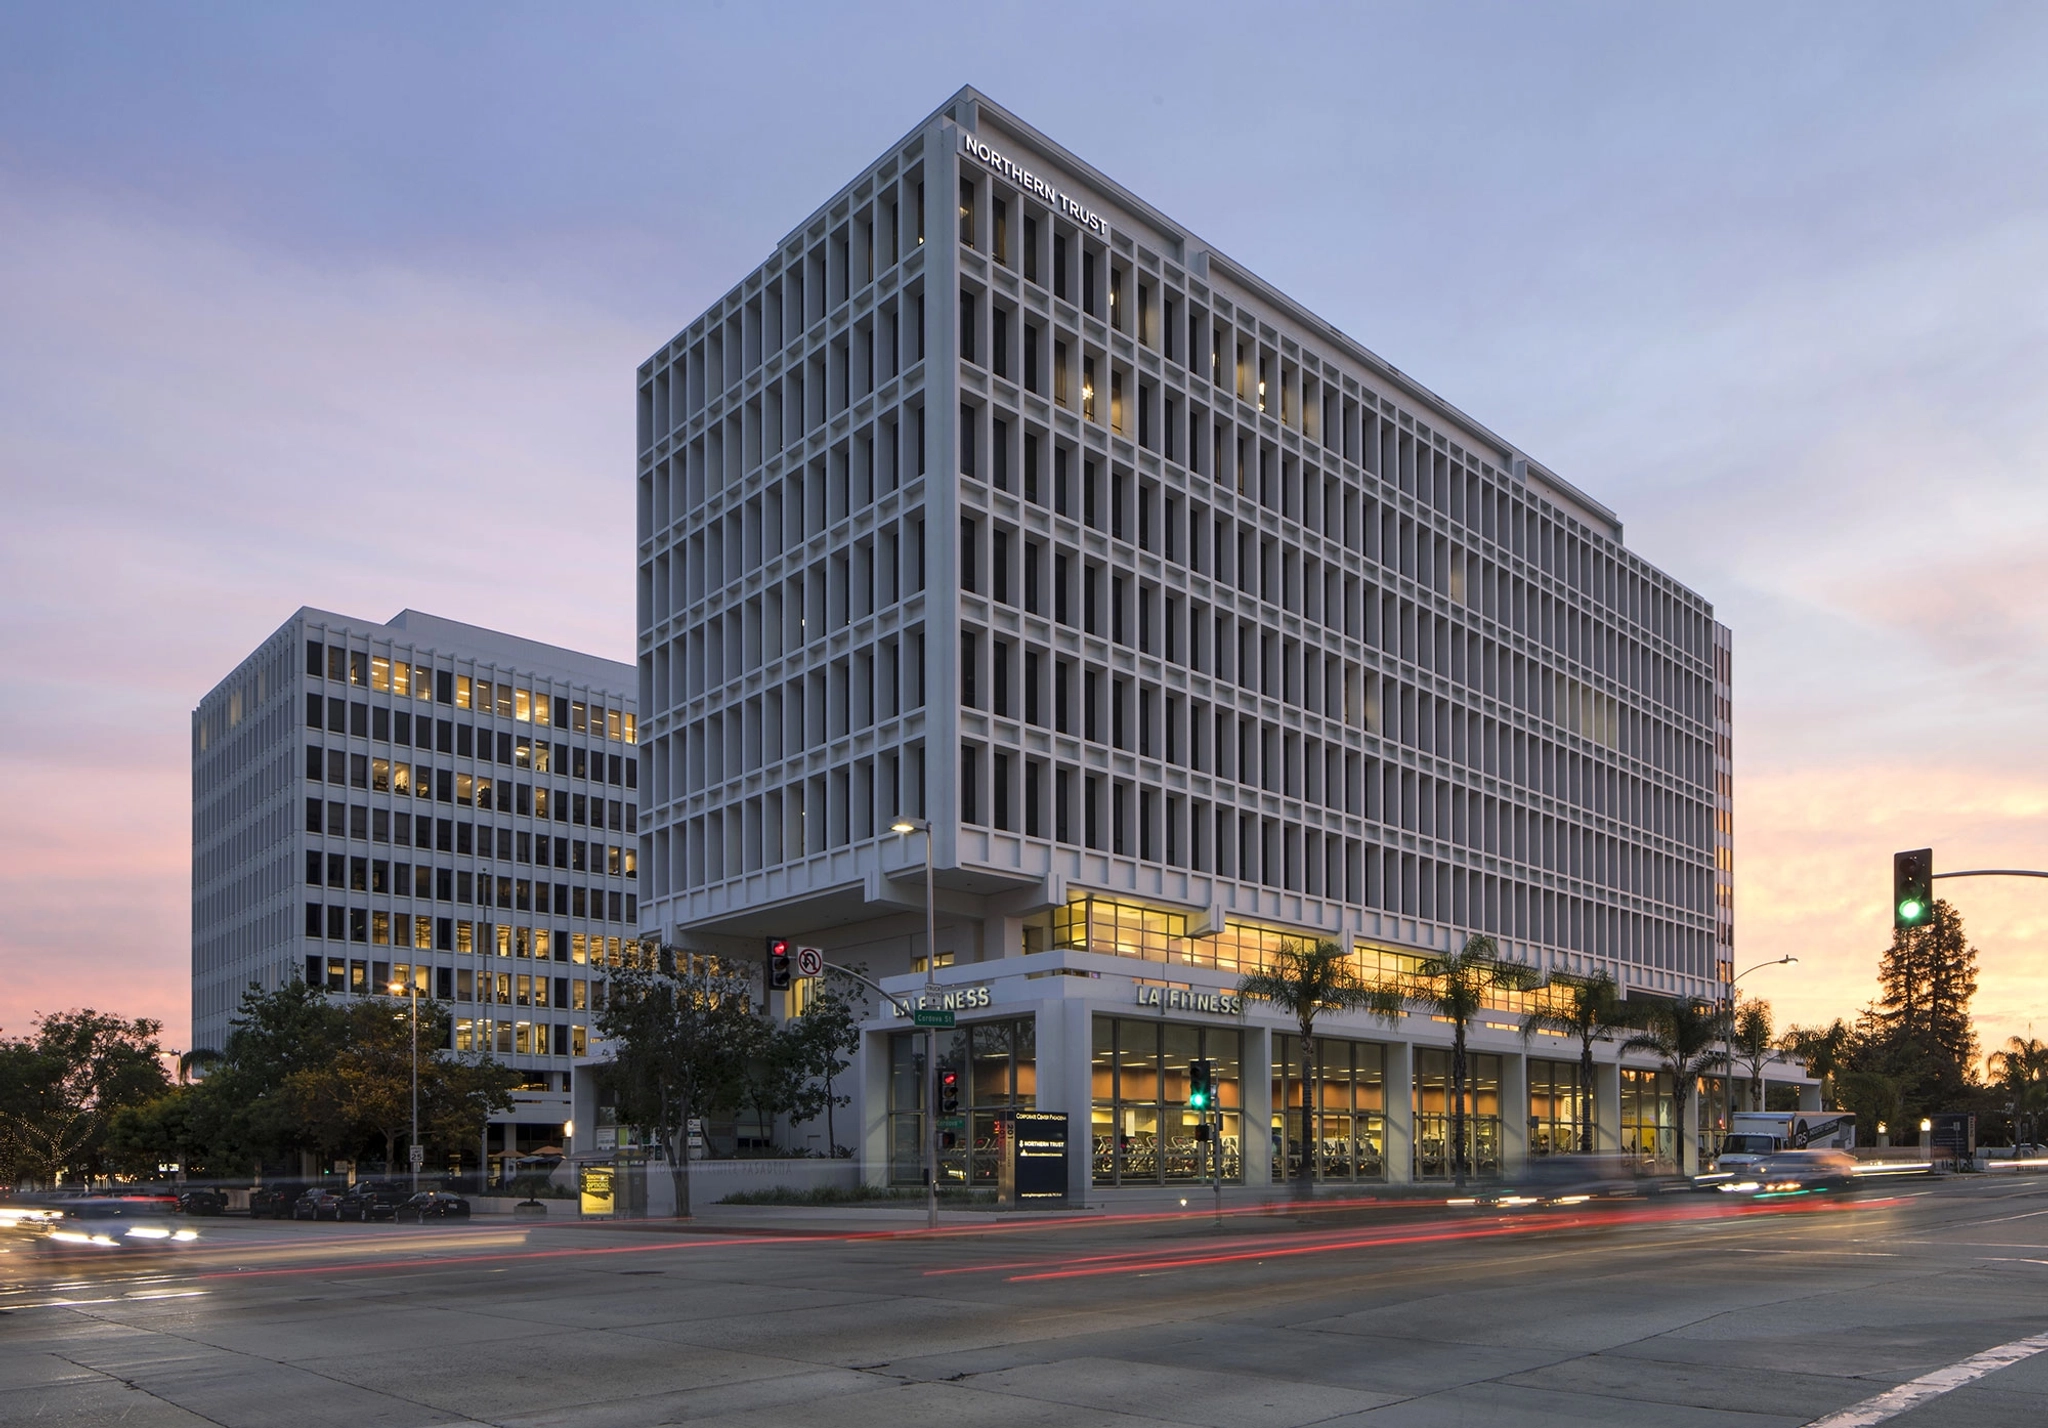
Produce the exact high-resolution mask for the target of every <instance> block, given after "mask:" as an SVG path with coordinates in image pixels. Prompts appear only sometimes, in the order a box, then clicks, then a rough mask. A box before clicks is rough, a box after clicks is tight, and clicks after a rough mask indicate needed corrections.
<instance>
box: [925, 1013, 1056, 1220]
mask: <svg viewBox="0 0 2048 1428" xmlns="http://www.w3.org/2000/svg"><path fill="white" fill-rule="evenodd" d="M1037 1028H1038V1023H1037V1019H1036V1018H1035V1017H1029V1016H1024V1017H1009V1018H1004V1019H1002V1020H999V1021H977V1022H970V1023H968V1024H966V1025H963V1026H956V1027H953V1028H951V1029H950V1030H946V1031H941V1032H938V1033H937V1037H938V1056H939V1075H940V1076H941V1078H943V1077H945V1076H947V1075H948V1074H951V1075H953V1076H955V1077H957V1078H958V1079H957V1081H956V1083H955V1084H956V1085H957V1087H958V1100H959V1110H958V1112H957V1113H955V1116H954V1117H953V1118H956V1119H957V1120H958V1124H957V1125H955V1126H948V1125H946V1124H944V1123H943V1120H942V1123H941V1125H940V1139H939V1184H941V1185H953V1186H981V1187H988V1188H993V1187H994V1186H995V1184H996V1177H997V1172H998V1164H997V1156H996V1117H997V1115H998V1114H999V1113H1000V1112H1003V1111H1006V1110H1012V1109H1016V1110H1031V1109H1033V1108H1035V1107H1036V1106H1037V1104H1038V1035H1037ZM924 1050H925V1034H924V1033H923V1032H921V1031H920V1032H910V1031H899V1032H896V1033H895V1034H894V1035H892V1036H891V1037H890V1038H889V1178H890V1179H891V1180H892V1181H894V1182H896V1183H898V1184H910V1185H922V1184H923V1183H924V1159H923V1154H922V1152H921V1149H920V1146H919V1142H918V1126H919V1124H920V1121H921V1117H920V1115H919V1112H920V1111H921V1110H922V1109H923V1106H924V1084H925V1076H924ZM941 1109H942V1113H943V1109H944V1108H943V1106H942V1108H941Z"/></svg>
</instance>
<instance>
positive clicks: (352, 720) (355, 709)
mask: <svg viewBox="0 0 2048 1428" xmlns="http://www.w3.org/2000/svg"><path fill="white" fill-rule="evenodd" d="M348 731H349V733H351V734H353V735H355V736H356V737H357V738H358V739H367V738H369V737H370V706H369V705H367V704H364V703H362V702H361V701H357V702H356V703H353V704H351V705H349V706H348Z"/></svg>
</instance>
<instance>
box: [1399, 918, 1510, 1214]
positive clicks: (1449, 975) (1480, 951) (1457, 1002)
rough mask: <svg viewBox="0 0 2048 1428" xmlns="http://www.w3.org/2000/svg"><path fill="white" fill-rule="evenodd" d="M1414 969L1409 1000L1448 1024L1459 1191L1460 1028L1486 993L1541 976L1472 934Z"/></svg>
mask: <svg viewBox="0 0 2048 1428" xmlns="http://www.w3.org/2000/svg"><path fill="white" fill-rule="evenodd" d="M1417 971H1418V973H1419V974H1420V978H1421V980H1420V984H1419V985H1418V986H1417V987H1416V988H1415V989H1414V990H1412V991H1411V992H1410V993H1409V996H1410V998H1411V999H1412V1000H1414V1001H1415V1002H1417V1003H1419V1004H1420V1005H1421V1006H1422V1007H1423V1008H1424V1009H1425V1010H1427V1011H1428V1012H1429V1013H1430V1014H1431V1015H1433V1016H1440V1017H1442V1018H1443V1019H1444V1020H1445V1021H1448V1022H1449V1023H1450V1024H1451V1178H1452V1180H1453V1181H1454V1182H1455V1183H1456V1185H1457V1187H1458V1188H1459V1189H1461V1190H1462V1189H1464V1188H1465V1176H1466V1174H1467V1173H1468V1171H1469V1170H1470V1166H1469V1164H1468V1163H1467V1158H1466V1157H1467V1147H1466V1144H1465V1139H1466V1137H1465V1090H1466V1086H1467V1083H1468V1082H1469V1080H1470V1069H1471V1068H1470V1057H1468V1056H1467V1054H1466V1051H1465V1032H1466V1029H1467V1028H1468V1027H1470V1026H1471V1024H1472V1018H1473V1017H1475V1016H1477V1015H1479V1013H1480V1011H1481V1010H1483V1009H1484V1008H1485V1006H1486V1002H1487V994H1488V993H1489V992H1494V991H1508V992H1525V991H1528V990H1530V989H1532V988H1534V987H1536V986H1537V985H1539V984H1540V983H1541V982H1542V980H1543V979H1542V975H1541V974H1540V973H1538V972H1537V970H1536V969H1535V968H1534V967H1531V966H1529V965H1528V964H1527V963H1525V962H1511V961H1507V960H1506V959H1504V958H1502V956H1501V955H1500V947H1499V945H1498V944H1496V943H1495V942H1494V940H1493V939H1492V938H1491V937H1485V936H1480V935H1476V934H1475V935H1474V936H1471V937H1467V938H1466V939H1465V945H1464V946H1462V947H1460V948H1459V949H1458V950H1457V951H1455V952H1443V953H1438V954H1437V955H1435V956H1431V957H1425V958H1423V959H1422V965H1421V966H1420V967H1419V968H1418V969H1417Z"/></svg>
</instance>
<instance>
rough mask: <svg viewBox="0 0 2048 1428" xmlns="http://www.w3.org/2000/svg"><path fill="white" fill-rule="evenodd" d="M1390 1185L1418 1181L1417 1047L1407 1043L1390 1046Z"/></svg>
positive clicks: (1388, 1068) (1388, 1079)
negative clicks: (1416, 1125) (1416, 1170)
mask: <svg viewBox="0 0 2048 1428" xmlns="http://www.w3.org/2000/svg"><path fill="white" fill-rule="evenodd" d="M1386 1124H1387V1183H1388V1184H1389V1185H1406V1184H1408V1183H1409V1182H1411V1181H1412V1180H1414V1179H1415V1048H1414V1047H1413V1046H1411V1045H1409V1044H1408V1043H1407V1042H1405V1041H1396V1042H1392V1043H1390V1044H1389V1045H1388V1047H1387V1121H1386Z"/></svg>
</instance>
